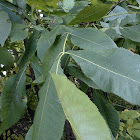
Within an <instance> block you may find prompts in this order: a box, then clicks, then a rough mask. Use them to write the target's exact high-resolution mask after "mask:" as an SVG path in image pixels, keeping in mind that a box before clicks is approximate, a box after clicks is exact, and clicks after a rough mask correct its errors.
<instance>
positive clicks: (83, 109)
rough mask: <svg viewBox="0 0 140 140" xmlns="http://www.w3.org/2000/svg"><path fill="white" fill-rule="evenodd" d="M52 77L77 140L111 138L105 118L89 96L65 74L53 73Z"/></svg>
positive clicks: (109, 139)
mask: <svg viewBox="0 0 140 140" xmlns="http://www.w3.org/2000/svg"><path fill="white" fill-rule="evenodd" d="M52 79H53V82H54V84H55V87H56V90H57V93H58V97H59V99H60V101H61V104H62V108H63V110H64V113H65V115H66V117H67V119H68V120H69V122H70V124H71V126H72V129H73V131H74V133H75V135H76V137H77V140H92V139H103V140H111V136H110V132H109V129H108V127H107V125H106V123H105V120H104V119H103V118H102V116H101V115H100V113H99V112H98V109H97V107H96V106H95V105H94V104H93V103H92V102H91V101H90V100H89V98H88V97H87V96H86V95H85V94H84V93H83V92H82V91H80V90H79V89H77V88H76V87H75V85H74V84H73V83H72V82H70V81H69V80H68V79H67V78H66V77H65V76H60V75H55V74H52Z"/></svg>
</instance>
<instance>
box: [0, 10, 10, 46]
mask: <svg viewBox="0 0 140 140" xmlns="http://www.w3.org/2000/svg"><path fill="white" fill-rule="evenodd" d="M0 17H1V18H0V45H1V46H3V45H4V43H5V41H6V39H7V38H8V36H9V33H10V31H11V22H10V21H8V20H9V16H8V14H7V13H6V12H4V11H0Z"/></svg>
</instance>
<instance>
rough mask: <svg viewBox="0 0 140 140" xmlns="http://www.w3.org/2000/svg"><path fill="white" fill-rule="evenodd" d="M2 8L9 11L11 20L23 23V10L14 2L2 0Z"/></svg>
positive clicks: (0, 2)
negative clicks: (20, 13)
mask: <svg viewBox="0 0 140 140" xmlns="http://www.w3.org/2000/svg"><path fill="white" fill-rule="evenodd" d="M0 10H2V11H5V12H6V13H8V15H9V17H10V20H12V21H13V22H15V23H21V17H20V15H19V12H21V10H20V9H19V8H18V7H17V6H15V5H14V4H12V3H10V2H7V1H0Z"/></svg>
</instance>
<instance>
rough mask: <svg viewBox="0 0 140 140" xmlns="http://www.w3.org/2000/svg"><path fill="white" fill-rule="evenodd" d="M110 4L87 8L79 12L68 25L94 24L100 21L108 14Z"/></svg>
mask: <svg viewBox="0 0 140 140" xmlns="http://www.w3.org/2000/svg"><path fill="white" fill-rule="evenodd" d="M111 6H112V4H103V3H100V4H95V5H91V6H88V7H86V8H84V9H83V10H81V11H80V12H79V13H78V14H77V16H76V18H75V19H73V20H72V21H71V22H70V23H69V25H74V24H79V23H81V22H94V21H97V20H100V19H101V18H102V17H103V16H104V15H106V14H107V12H109V10H110V8H111Z"/></svg>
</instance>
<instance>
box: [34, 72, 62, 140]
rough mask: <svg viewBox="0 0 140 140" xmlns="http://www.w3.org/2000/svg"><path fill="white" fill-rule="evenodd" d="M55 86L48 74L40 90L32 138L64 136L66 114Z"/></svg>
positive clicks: (37, 139)
mask: <svg viewBox="0 0 140 140" xmlns="http://www.w3.org/2000/svg"><path fill="white" fill-rule="evenodd" d="M54 87H55V86H54V83H53V81H52V79H51V77H50V76H49V75H48V76H47V78H46V81H45V83H44V85H43V86H42V88H41V90H40V91H39V95H40V96H39V99H40V100H39V103H38V107H37V109H36V114H35V118H34V124H33V135H32V140H40V139H41V140H46V139H50V140H60V138H61V136H62V133H63V127H64V123H65V116H64V113H63V110H62V107H61V104H60V101H59V99H58V96H57V93H56V89H55V88H54ZM54 133H55V135H54Z"/></svg>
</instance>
